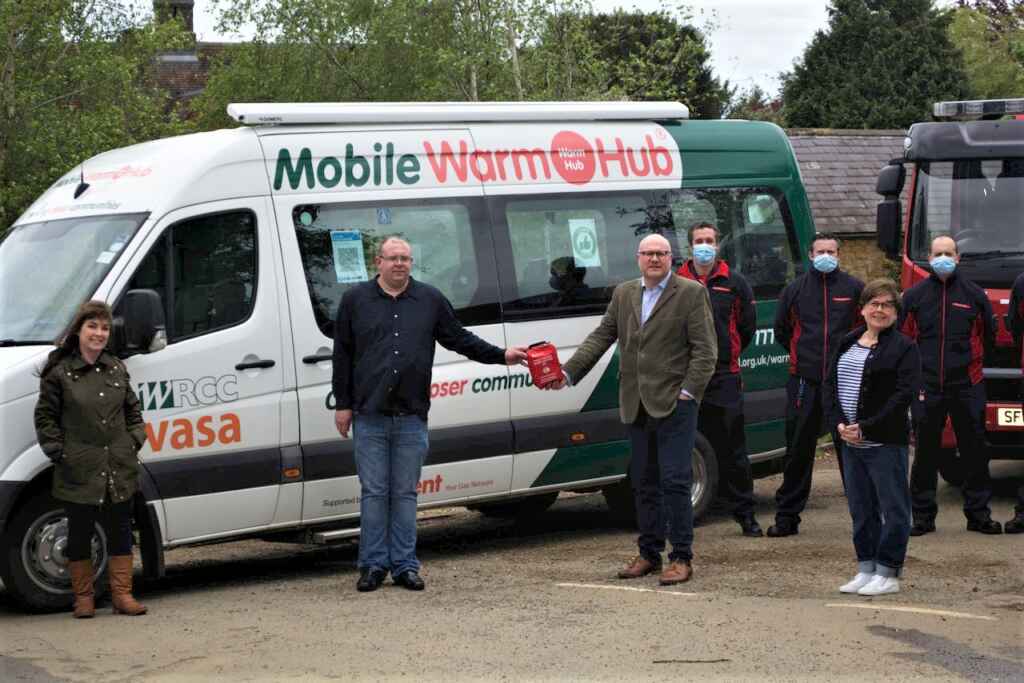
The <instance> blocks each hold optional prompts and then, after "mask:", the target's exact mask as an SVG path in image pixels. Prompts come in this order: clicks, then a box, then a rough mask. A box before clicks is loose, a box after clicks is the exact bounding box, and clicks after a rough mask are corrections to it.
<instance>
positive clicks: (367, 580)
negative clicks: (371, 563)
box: [356, 567, 388, 593]
mask: <svg viewBox="0 0 1024 683" xmlns="http://www.w3.org/2000/svg"><path fill="white" fill-rule="evenodd" d="M387 575H388V573H387V572H386V571H384V570H383V569H377V568H376V567H365V568H363V569H360V570H359V580H358V581H356V590H357V591H359V592H360V593H369V592H370V591H375V590H377V589H378V588H380V586H381V584H382V583H384V579H385V578H387Z"/></svg>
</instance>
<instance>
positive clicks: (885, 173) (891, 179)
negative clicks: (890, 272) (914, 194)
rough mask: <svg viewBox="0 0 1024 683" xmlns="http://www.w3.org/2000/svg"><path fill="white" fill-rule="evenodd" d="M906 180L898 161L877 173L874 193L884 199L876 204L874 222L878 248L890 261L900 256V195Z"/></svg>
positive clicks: (901, 219)
mask: <svg viewBox="0 0 1024 683" xmlns="http://www.w3.org/2000/svg"><path fill="white" fill-rule="evenodd" d="M906 180H907V169H906V168H905V167H904V166H903V164H902V163H901V162H900V161H899V160H898V159H896V160H893V161H890V162H889V165H888V166H885V167H883V168H882V170H881V171H880V172H879V173H878V183H877V184H876V185H875V192H877V193H878V194H880V195H882V196H883V197H884V199H883V200H882V201H881V202H879V203H878V212H877V214H876V218H875V222H876V228H877V239H878V248H879V249H881V250H882V251H883V252H884V253H885V255H886V256H888V257H889V258H891V259H895V258H899V255H900V228H901V227H902V225H903V206H902V204H901V203H900V193H902V192H903V184H904V183H905V182H906Z"/></svg>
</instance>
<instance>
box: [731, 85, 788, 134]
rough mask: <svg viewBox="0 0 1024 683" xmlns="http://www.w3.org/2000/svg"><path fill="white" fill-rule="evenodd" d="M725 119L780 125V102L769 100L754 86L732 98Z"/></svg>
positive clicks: (781, 120)
mask: <svg viewBox="0 0 1024 683" xmlns="http://www.w3.org/2000/svg"><path fill="white" fill-rule="evenodd" d="M726 118H730V119H747V120H748V121H771V122H772V123H775V124H778V125H780V126H781V125H782V124H783V119H782V100H780V99H778V98H776V99H774V100H772V99H769V98H768V95H767V93H765V91H764V90H762V89H761V87H760V86H758V85H755V86H754V87H752V88H751V89H750V90H747V91H744V92H742V93H740V94H739V95H737V96H735V97H734V98H733V101H732V102H731V103H730V105H729V110H728V114H727V116H726Z"/></svg>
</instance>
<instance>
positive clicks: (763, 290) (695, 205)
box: [672, 188, 800, 298]
mask: <svg viewBox="0 0 1024 683" xmlns="http://www.w3.org/2000/svg"><path fill="white" fill-rule="evenodd" d="M672 215H673V219H674V221H675V223H676V225H677V226H678V228H679V236H680V240H681V241H682V242H683V243H684V255H685V256H686V258H689V257H690V249H689V241H688V239H687V237H686V234H687V230H688V229H689V227H690V226H691V225H693V224H694V223H696V222H698V221H707V222H709V223H713V224H714V225H715V226H716V227H717V228H718V230H719V231H720V232H721V233H722V236H721V238H720V240H719V256H720V257H721V258H723V259H725V260H726V261H727V262H728V263H729V266H730V267H731V268H733V269H735V270H737V271H739V272H740V273H741V274H743V276H744V277H746V278H747V281H748V282H749V283H750V286H751V287H752V288H753V290H754V296H756V297H758V298H775V297H777V296H778V294H779V292H781V291H782V288H783V287H785V286H786V283H787V282H789V281H790V280H791V279H792V278H793V277H794V275H795V274H796V266H797V264H798V263H799V262H800V259H799V258H796V254H797V252H798V248H797V242H796V235H795V233H794V230H793V219H792V216H791V215H790V213H789V207H788V205H787V204H786V200H785V198H784V197H783V196H782V194H781V193H780V192H778V191H777V190H774V189H769V188H724V189H700V190H682V191H680V192H677V193H675V194H674V197H673V202H672Z"/></svg>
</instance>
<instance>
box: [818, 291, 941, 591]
mask: <svg viewBox="0 0 1024 683" xmlns="http://www.w3.org/2000/svg"><path fill="white" fill-rule="evenodd" d="M860 305H861V307H862V309H861V313H862V314H863V316H864V322H865V325H864V326H862V327H860V328H858V329H856V330H854V331H853V332H851V333H850V334H848V335H847V336H846V337H845V338H844V339H843V341H842V342H841V343H840V344H839V346H838V348H837V349H836V350H835V353H834V355H833V356H832V360H831V364H830V368H829V372H828V375H827V376H826V378H825V383H824V386H823V387H822V397H823V408H824V412H825V420H826V424H827V426H828V427H829V428H830V429H834V430H835V431H836V432H838V434H839V436H840V437H841V439H842V443H841V444H840V447H841V448H842V449H843V459H842V463H843V465H842V467H843V475H844V479H845V483H846V498H847V502H848V504H849V506H850V516H851V517H852V518H853V547H854V550H855V551H856V553H857V575H856V576H855V577H854V578H853V580H851V581H849V582H848V583H845V584H843V585H842V586H841V587H840V588H839V590H840V591H841V592H843V593H858V594H860V595H884V594H886V593H898V592H899V590H900V582H899V576H900V573H901V571H902V568H903V559H904V557H905V556H906V553H907V541H908V540H909V538H910V488H909V486H908V484H907V471H908V467H907V458H908V456H907V448H908V444H909V440H910V439H909V436H910V423H909V419H908V409H909V407H910V402H911V400H912V399H913V397H914V393H915V392H916V391H917V390H918V387H919V385H920V380H921V357H920V354H919V353H918V350H917V345H916V344H915V343H914V341H913V340H912V339H910V338H909V337H906V336H904V335H903V334H902V333H901V332H899V331H898V330H896V328H895V327H894V325H895V323H896V318H897V315H898V313H899V308H900V292H899V289H898V288H897V287H896V284H895V283H894V282H892V281H890V280H874V281H873V282H869V283H868V284H867V286H866V287H864V291H863V293H862V294H861V297H860Z"/></svg>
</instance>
